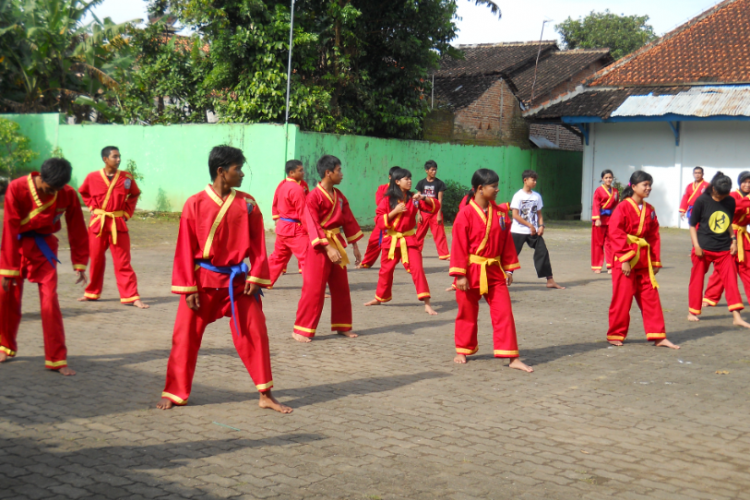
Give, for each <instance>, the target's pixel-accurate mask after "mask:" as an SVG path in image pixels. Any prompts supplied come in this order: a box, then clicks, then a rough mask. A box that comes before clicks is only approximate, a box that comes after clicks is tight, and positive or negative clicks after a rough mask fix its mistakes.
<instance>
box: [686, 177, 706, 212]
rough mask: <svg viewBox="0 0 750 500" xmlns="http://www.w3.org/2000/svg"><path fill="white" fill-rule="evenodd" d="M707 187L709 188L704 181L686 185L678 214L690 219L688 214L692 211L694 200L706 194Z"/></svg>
mask: <svg viewBox="0 0 750 500" xmlns="http://www.w3.org/2000/svg"><path fill="white" fill-rule="evenodd" d="M708 186H710V184H709V183H708V182H706V181H700V182H691V183H690V184H688V187H686V188H685V194H683V195H682V200H680V213H683V214H686V215H687V216H688V217H690V212H692V210H693V205H694V204H695V200H697V199H698V197H699V196H700V195H702V194H703V193H705V192H706V189H707V188H708Z"/></svg>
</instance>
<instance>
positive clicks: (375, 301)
mask: <svg viewBox="0 0 750 500" xmlns="http://www.w3.org/2000/svg"><path fill="white" fill-rule="evenodd" d="M379 305H380V301H379V300H378V299H372V300H371V301H370V302H365V306H379Z"/></svg>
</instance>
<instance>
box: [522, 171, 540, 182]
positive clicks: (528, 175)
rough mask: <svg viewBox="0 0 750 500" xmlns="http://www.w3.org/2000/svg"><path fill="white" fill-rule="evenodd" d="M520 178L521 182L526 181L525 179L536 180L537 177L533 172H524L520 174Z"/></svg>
mask: <svg viewBox="0 0 750 500" xmlns="http://www.w3.org/2000/svg"><path fill="white" fill-rule="evenodd" d="M521 178H522V179H523V180H526V179H538V178H539V176H538V175H537V173H536V172H534V171H533V170H524V171H523V173H522V174H521Z"/></svg>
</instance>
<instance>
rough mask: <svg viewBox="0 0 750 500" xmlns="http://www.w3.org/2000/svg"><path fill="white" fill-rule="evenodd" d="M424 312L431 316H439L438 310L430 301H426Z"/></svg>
mask: <svg viewBox="0 0 750 500" xmlns="http://www.w3.org/2000/svg"><path fill="white" fill-rule="evenodd" d="M424 312H426V313H427V314H429V315H430V316H437V311H436V310H435V309H433V308H432V306H431V305H430V303H429V302H427V301H425V303H424Z"/></svg>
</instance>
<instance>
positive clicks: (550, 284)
mask: <svg viewBox="0 0 750 500" xmlns="http://www.w3.org/2000/svg"><path fill="white" fill-rule="evenodd" d="M547 288H555V289H557V290H565V287H564V286H560V285H558V284H557V282H555V278H553V277H552V276H550V277H549V278H547Z"/></svg>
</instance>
